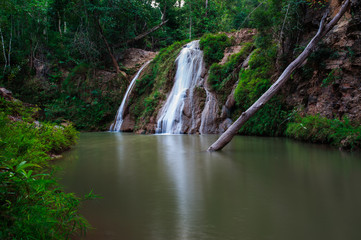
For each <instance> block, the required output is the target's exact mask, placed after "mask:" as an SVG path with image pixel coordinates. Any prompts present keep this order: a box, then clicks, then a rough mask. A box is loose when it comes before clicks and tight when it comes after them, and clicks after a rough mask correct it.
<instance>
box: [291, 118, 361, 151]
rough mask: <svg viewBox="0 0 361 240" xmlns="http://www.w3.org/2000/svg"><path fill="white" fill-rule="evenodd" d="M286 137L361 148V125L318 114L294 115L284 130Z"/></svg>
mask: <svg viewBox="0 0 361 240" xmlns="http://www.w3.org/2000/svg"><path fill="white" fill-rule="evenodd" d="M286 135H287V136H288V137H291V138H294V139H297V140H302V141H307V142H312V143H327V144H332V145H334V146H337V147H339V148H341V149H345V150H357V149H360V148H361V125H359V124H358V125H356V124H353V123H351V122H350V120H349V119H348V118H344V119H342V120H339V119H328V118H325V117H322V116H320V115H307V116H304V117H301V116H299V115H298V116H296V118H295V120H294V122H292V123H289V124H288V126H287V130H286Z"/></svg>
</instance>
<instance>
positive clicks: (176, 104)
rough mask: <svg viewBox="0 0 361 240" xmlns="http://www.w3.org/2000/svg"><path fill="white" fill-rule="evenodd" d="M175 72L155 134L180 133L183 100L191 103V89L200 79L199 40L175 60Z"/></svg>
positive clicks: (200, 58) (201, 64) (200, 53)
mask: <svg viewBox="0 0 361 240" xmlns="http://www.w3.org/2000/svg"><path fill="white" fill-rule="evenodd" d="M176 64H177V71H176V75H175V80H174V85H173V88H172V90H171V92H170V94H169V96H168V98H167V101H166V103H165V105H164V106H163V108H162V110H161V112H160V117H159V119H158V122H157V133H163V134H179V133H182V132H181V131H182V111H183V108H184V103H185V100H187V99H188V100H189V101H190V102H192V97H193V88H194V87H195V86H196V84H197V81H198V80H199V79H200V76H201V73H202V67H203V52H202V51H201V50H200V49H199V40H196V41H193V42H190V43H188V44H187V45H186V46H184V48H183V49H182V51H181V52H180V54H179V56H178V57H177V59H176Z"/></svg>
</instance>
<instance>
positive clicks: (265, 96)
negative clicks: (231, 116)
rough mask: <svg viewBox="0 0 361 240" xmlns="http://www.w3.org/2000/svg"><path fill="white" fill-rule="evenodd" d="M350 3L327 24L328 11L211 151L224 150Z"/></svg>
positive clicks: (310, 51)
mask: <svg viewBox="0 0 361 240" xmlns="http://www.w3.org/2000/svg"><path fill="white" fill-rule="evenodd" d="M349 5H350V0H346V1H345V2H344V3H343V5H342V7H341V8H340V10H339V12H338V13H337V14H336V16H335V17H334V18H333V19H332V20H331V21H330V22H329V23H328V24H326V25H325V21H326V17H327V15H328V11H326V12H325V14H324V15H323V17H322V20H321V22H320V26H319V28H318V31H317V33H316V35H315V36H314V37H313V38H312V40H311V41H310V42H309V43H308V45H307V47H306V48H305V50H303V52H302V53H301V54H300V55H299V56H298V57H297V58H296V59H295V60H294V61H293V62H291V63H290V64H289V65H288V67H287V68H286V69H285V70H284V71H283V73H282V74H281V76H280V77H279V78H278V79H277V81H276V82H275V83H274V84H273V85H272V86H271V87H270V88H269V89H268V90H267V91H266V92H265V93H264V94H263V95H262V96H261V97H260V98H259V99H258V100H257V101H256V102H255V103H254V104H253V105H252V106H251V107H250V108H248V109H247V111H245V112H243V113H242V114H241V116H240V117H239V118H238V119H237V120H236V121H235V122H234V123H233V124H232V125H231V126H230V127H229V128H228V129H227V131H226V132H224V133H223V134H222V135H221V136H220V137H219V138H218V140H217V141H216V142H214V143H213V144H212V145H211V146H210V147H209V148H208V151H209V152H214V151H219V150H222V149H223V148H224V147H225V146H226V145H227V144H228V143H229V142H230V141H231V140H232V138H233V137H234V136H235V135H236V134H237V132H238V131H239V129H241V127H242V126H243V125H244V124H245V123H246V122H247V120H248V119H249V118H250V117H252V116H253V115H254V114H255V113H256V112H257V111H258V110H259V109H260V108H262V107H263V105H265V104H266V103H267V102H268V101H269V100H270V99H271V98H272V97H273V96H274V95H275V94H276V93H277V92H278V91H279V90H280V89H281V87H282V86H283V85H284V84H285V83H286V82H287V80H288V79H289V77H290V76H291V74H292V72H293V71H294V70H296V69H297V68H299V67H300V66H301V65H302V63H303V62H304V61H305V60H306V58H307V57H308V56H309V55H310V54H311V53H312V52H313V50H314V48H315V47H316V45H317V43H318V42H319V41H320V40H321V39H322V38H323V37H324V36H325V35H326V34H327V33H328V32H329V31H330V30H331V29H332V28H333V27H334V26H335V25H336V23H337V22H338V21H339V20H340V18H341V17H342V16H343V15H344V14H345V12H346V10H347V9H348V7H349Z"/></svg>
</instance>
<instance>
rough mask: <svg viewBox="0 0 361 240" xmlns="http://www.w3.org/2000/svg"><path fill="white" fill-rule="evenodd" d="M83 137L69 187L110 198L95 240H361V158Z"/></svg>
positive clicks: (159, 139)
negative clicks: (214, 150)
mask: <svg viewBox="0 0 361 240" xmlns="http://www.w3.org/2000/svg"><path fill="white" fill-rule="evenodd" d="M215 139H216V136H189V135H176V136H172V135H151V136H141V135H132V134H122V133H91V134H82V135H81V140H80V143H79V145H78V146H77V147H76V148H75V149H74V150H72V151H70V152H68V153H67V154H66V155H65V158H64V160H62V161H60V162H59V165H61V166H63V167H64V171H63V172H62V176H63V180H62V182H63V183H64V184H65V185H66V187H67V190H69V191H75V192H76V193H78V194H85V193H87V192H88V191H90V190H91V189H94V191H95V192H96V193H98V194H100V195H102V196H103V198H102V199H99V200H95V201H91V202H88V203H86V204H85V206H84V210H83V213H84V214H85V216H86V217H87V218H88V219H89V221H90V222H91V224H93V226H94V227H95V228H96V230H94V231H91V232H90V233H89V236H88V237H87V239H126V240H152V239H154V240H162V239H164V240H166V239H167V240H168V239H172V240H183V239H187V240H196V239H207V240H216V239H221V240H228V239H230V240H231V239H257V240H262V239H277V240H279V239H280V240H282V239H295V240H298V239H299V240H304V239H335V240H336V239H348V240H350V239H351V240H353V239H361V231H360V230H359V226H358V224H359V222H360V220H361V215H360V214H359V212H360V211H361V188H360V186H359V183H360V182H361V158H360V154H348V153H342V152H339V151H337V150H333V149H330V148H324V147H323V146H317V145H309V144H300V143H296V142H293V141H289V140H285V139H275V138H254V137H236V138H234V140H233V141H232V143H231V144H230V145H229V146H228V147H227V149H226V150H225V151H222V152H217V153H212V154H209V153H207V152H206V151H204V150H205V149H206V148H207V147H208V146H209V145H210V144H211V143H212V142H213V141H214V140H215Z"/></svg>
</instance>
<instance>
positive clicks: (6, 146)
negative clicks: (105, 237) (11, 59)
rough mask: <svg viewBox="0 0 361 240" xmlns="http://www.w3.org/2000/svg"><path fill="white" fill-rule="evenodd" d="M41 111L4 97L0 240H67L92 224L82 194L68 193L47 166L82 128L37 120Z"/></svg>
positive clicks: (0, 123)
mask: <svg viewBox="0 0 361 240" xmlns="http://www.w3.org/2000/svg"><path fill="white" fill-rule="evenodd" d="M2 90H3V89H2ZM2 93H4V91H2ZM38 110H39V109H38V108H37V107H36V106H33V105H29V104H25V103H22V102H21V101H19V100H17V99H15V98H13V97H12V95H11V92H9V91H7V93H6V94H2V95H1V96H0V182H1V183H0V239H69V238H70V237H71V236H74V235H78V234H84V233H85V231H86V229H87V228H88V227H89V224H88V223H87V221H86V220H85V218H84V217H83V216H81V215H80V214H79V211H78V210H79V206H80V204H81V202H82V200H83V199H84V198H79V197H77V196H75V195H74V194H73V193H65V192H64V191H63V189H62V186H61V185H59V184H58V183H57V181H56V178H55V177H54V176H53V166H52V165H51V164H49V163H50V161H51V160H52V157H54V156H56V155H58V154H60V153H62V152H64V151H66V150H68V149H69V148H70V147H71V146H72V145H74V144H75V143H76V141H77V138H78V132H77V131H76V130H75V128H74V127H73V126H72V125H71V124H69V123H66V124H65V123H64V124H62V125H55V124H53V123H46V122H39V121H37V120H36V118H37V115H38ZM88 197H90V196H88Z"/></svg>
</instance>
